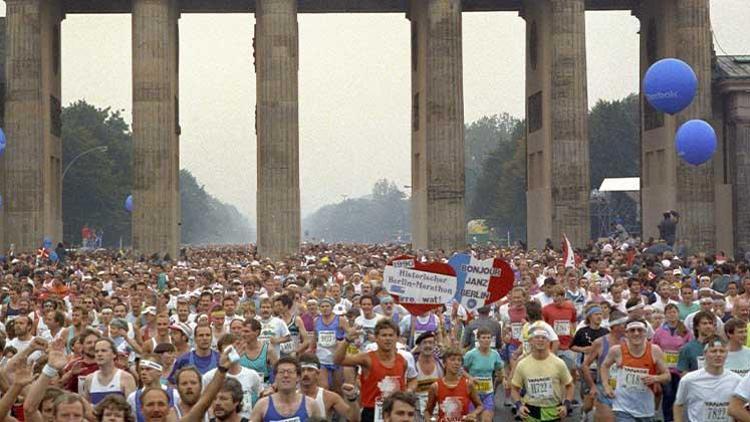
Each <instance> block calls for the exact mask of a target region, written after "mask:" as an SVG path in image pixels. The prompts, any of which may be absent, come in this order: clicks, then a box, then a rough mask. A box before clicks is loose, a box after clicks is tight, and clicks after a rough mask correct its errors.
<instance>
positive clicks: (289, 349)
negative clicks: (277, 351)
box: [281, 341, 294, 355]
mask: <svg viewBox="0 0 750 422" xmlns="http://www.w3.org/2000/svg"><path fill="white" fill-rule="evenodd" d="M281 353H283V354H285V355H290V354H292V353H294V342H293V341H287V342H285V343H281Z"/></svg>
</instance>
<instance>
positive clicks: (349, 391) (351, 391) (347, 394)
mask: <svg viewBox="0 0 750 422" xmlns="http://www.w3.org/2000/svg"><path fill="white" fill-rule="evenodd" d="M341 393H342V395H343V396H344V398H345V399H347V400H349V401H352V399H354V398H355V397H357V387H355V386H353V385H352V384H342V385H341Z"/></svg>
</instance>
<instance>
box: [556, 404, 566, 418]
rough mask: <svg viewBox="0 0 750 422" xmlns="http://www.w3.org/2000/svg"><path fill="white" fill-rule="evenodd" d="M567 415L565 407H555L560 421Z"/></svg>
mask: <svg viewBox="0 0 750 422" xmlns="http://www.w3.org/2000/svg"><path fill="white" fill-rule="evenodd" d="M567 415H568V408H567V407H565V406H557V416H559V417H560V419H562V418H564V417H565V416H567Z"/></svg>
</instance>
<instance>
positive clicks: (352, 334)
mask: <svg viewBox="0 0 750 422" xmlns="http://www.w3.org/2000/svg"><path fill="white" fill-rule="evenodd" d="M361 334H362V330H360V329H359V327H358V326H356V325H355V326H354V327H351V328H349V329H348V330H346V338H347V339H348V340H349V342H350V343H351V342H354V341H355V340H357V338H359V336H360V335H361Z"/></svg>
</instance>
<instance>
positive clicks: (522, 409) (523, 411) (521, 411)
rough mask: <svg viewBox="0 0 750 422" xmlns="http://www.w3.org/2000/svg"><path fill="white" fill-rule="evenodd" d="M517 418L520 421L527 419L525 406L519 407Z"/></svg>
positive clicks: (527, 412) (527, 410)
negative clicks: (519, 418)
mask: <svg viewBox="0 0 750 422" xmlns="http://www.w3.org/2000/svg"><path fill="white" fill-rule="evenodd" d="M518 416H520V417H521V419H526V418H528V417H529V408H528V407H526V405H525V404H524V405H521V407H519V408H518Z"/></svg>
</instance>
